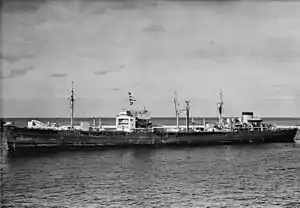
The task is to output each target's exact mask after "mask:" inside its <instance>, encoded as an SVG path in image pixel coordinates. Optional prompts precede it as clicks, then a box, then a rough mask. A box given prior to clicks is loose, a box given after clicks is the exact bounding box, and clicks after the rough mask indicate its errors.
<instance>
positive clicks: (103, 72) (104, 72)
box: [94, 70, 109, 75]
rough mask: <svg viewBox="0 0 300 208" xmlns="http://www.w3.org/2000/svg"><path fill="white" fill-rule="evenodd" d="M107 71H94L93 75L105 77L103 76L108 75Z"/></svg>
mask: <svg viewBox="0 0 300 208" xmlns="http://www.w3.org/2000/svg"><path fill="white" fill-rule="evenodd" d="M108 73H109V71H107V70H101V71H95V72H94V74H95V75H105V74H108Z"/></svg>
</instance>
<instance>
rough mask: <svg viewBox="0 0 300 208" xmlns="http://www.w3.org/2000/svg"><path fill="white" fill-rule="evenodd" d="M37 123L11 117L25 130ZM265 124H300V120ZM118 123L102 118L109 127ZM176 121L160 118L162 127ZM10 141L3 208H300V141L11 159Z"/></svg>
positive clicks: (271, 120)
mask: <svg viewBox="0 0 300 208" xmlns="http://www.w3.org/2000/svg"><path fill="white" fill-rule="evenodd" d="M30 119H31V118H30ZM30 119H25V118H19V119H5V120H8V121H13V122H15V124H16V125H20V126H22V125H26V122H27V120H30ZM35 119H38V120H41V121H44V122H46V121H49V120H50V121H55V120H57V119H61V118H55V119H52V120H51V119H49V118H44V119H41V118H35ZM215 119H216V118H211V120H215ZM61 120H62V119H61ZM79 120H81V119H77V120H76V122H77V123H78V122H79ZM85 120H86V121H91V122H92V119H91V118H85ZM195 120H199V121H202V118H197V119H195ZM264 120H265V122H266V123H267V122H268V123H274V124H275V123H276V124H278V125H297V124H299V123H300V119H299V118H265V119H264ZM66 121H67V119H66ZM114 121H115V120H114V119H113V118H107V119H102V124H103V125H113V124H114ZM206 121H209V118H207V119H206ZM175 122H176V121H175V118H153V123H154V124H158V125H160V124H165V125H175ZM181 122H182V124H184V119H183V120H182V121H181ZM3 137H4V135H3V134H1V142H2V143H1V144H2V146H1V175H0V176H1V189H0V190H1V196H0V202H1V207H18V208H22V207H28V208H29V207H30V208H31V207H32V208H35V207H36V208H40V207H41V208H43V207H47V208H48V207H49V208H50V207H51V208H54V207H61V208H62V207H64V208H65V207H72V208H73V207H78V208H81V207H91V208H93V207H109V208H111V207H120V208H121V207H122V208H123V207H168V208H169V207H170V208H173V207H174V208H175V207H176V208H177V207H178V208H183V207H188V208H192V207H201V208H202V207H206V208H208V207H209V208H213V207H217V208H221V207H222V208H225V207H226V208H227V207H228V208H235V207H238V208H240V207H255V208H256V207H261V208H262V207H270V208H271V207H272V208H277V207H286V208H287V207H289V208H295V207H300V144H297V143H295V144H291V143H277V144H248V145H236V146H235V145H220V146H205V147H204V146H203V147H158V148H154V147H151V148H150V147H148V148H146V147H139V148H138V147H134V148H133V147H127V148H113V149H93V150H91V149H90V150H65V151H51V152H39V153H26V154H25V153H24V154H10V153H8V152H7V150H6V149H5V148H3V141H4V139H3ZM296 137H298V138H300V133H298V134H297V135H296Z"/></svg>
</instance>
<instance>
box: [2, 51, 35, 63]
mask: <svg viewBox="0 0 300 208" xmlns="http://www.w3.org/2000/svg"><path fill="white" fill-rule="evenodd" d="M33 57H34V55H33V54H19V55H4V54H2V53H1V54H0V59H3V60H5V61H7V62H10V63H13V62H17V61H19V60H21V59H27V58H33Z"/></svg>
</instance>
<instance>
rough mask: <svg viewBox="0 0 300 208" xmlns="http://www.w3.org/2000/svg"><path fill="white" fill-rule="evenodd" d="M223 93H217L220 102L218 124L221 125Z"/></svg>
mask: <svg viewBox="0 0 300 208" xmlns="http://www.w3.org/2000/svg"><path fill="white" fill-rule="evenodd" d="M222 95H223V93H222V91H220V92H219V96H220V102H219V103H218V117H219V124H221V123H222V113H223V97H222Z"/></svg>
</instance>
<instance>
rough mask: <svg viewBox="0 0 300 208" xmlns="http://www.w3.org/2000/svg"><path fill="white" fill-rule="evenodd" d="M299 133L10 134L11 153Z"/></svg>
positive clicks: (283, 138)
mask: <svg viewBox="0 0 300 208" xmlns="http://www.w3.org/2000/svg"><path fill="white" fill-rule="evenodd" d="M296 133H297V129H281V130H274V131H257V132H251V131H244V132H243V131H240V132H225V131H224V132H178V133H176V132H174V133H170V132H169V133H168V132H131V133H127V132H79V131H55V130H32V129H26V128H18V127H11V128H9V129H8V130H7V131H6V137H7V145H8V148H9V150H10V151H15V150H18V149H41V148H51V149H61V148H63V149H64V148H91V147H92V148H95V147H120V146H145V145H147V146H166V145H177V146H180V145H182V146H185V145H193V146H199V145H222V144H245V143H278V142H281V143H291V142H295V140H294V138H295V135H296Z"/></svg>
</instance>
